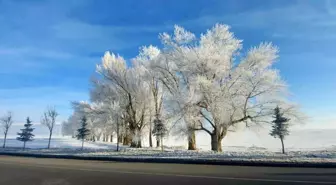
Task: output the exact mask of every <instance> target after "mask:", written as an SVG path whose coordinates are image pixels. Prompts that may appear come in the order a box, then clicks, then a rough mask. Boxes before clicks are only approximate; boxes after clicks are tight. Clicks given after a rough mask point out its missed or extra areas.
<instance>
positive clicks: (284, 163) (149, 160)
mask: <svg viewBox="0 0 336 185" xmlns="http://www.w3.org/2000/svg"><path fill="white" fill-rule="evenodd" d="M0 156H15V157H34V158H54V159H76V160H92V161H114V162H139V163H170V164H174V163H175V164H199V165H232V166H264V167H265V166H268V167H305V168H336V163H333V162H297V161H258V160H253V159H251V160H230V159H192V158H188V159H186V158H180V159H178V158H154V157H149V158H133V157H132V158H126V157H116V156H111V157H100V156H76V155H51V154H27V153H18V152H0Z"/></svg>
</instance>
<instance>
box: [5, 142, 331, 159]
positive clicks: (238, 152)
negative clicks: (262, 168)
mask: <svg viewBox="0 0 336 185" xmlns="http://www.w3.org/2000/svg"><path fill="white" fill-rule="evenodd" d="M0 142H2V141H0ZM47 143H48V140H47V139H36V140H34V141H33V142H29V143H28V144H27V147H28V148H29V149H27V150H25V151H22V149H21V147H22V143H21V142H19V141H17V140H15V139H9V140H8V142H7V144H8V145H7V146H8V148H6V149H0V152H20V153H22V152H23V153H33V154H53V155H75V156H97V157H124V158H169V159H173V158H179V159H190V158H192V159H208V160H239V161H285V162H288V161H292V162H293V161H294V162H332V163H336V146H332V147H329V148H325V149H323V150H321V149H311V150H306V151H300V150H296V151H294V150H291V151H289V152H288V153H287V154H281V153H280V152H274V151H271V150H268V149H266V148H261V147H244V146H240V147H239V146H225V147H224V148H223V150H224V152H221V153H217V152H212V151H208V150H202V149H199V150H197V151H187V150H185V149H184V148H180V147H168V146H166V147H165V150H164V152H161V150H160V149H159V148H148V147H144V148H142V149H132V148H129V147H125V146H121V151H119V152H116V144H115V143H104V142H86V143H85V145H84V146H85V149H84V150H83V151H82V150H80V147H81V142H80V141H78V140H75V139H72V138H55V139H53V140H52V144H51V147H52V148H51V149H45V147H46V146H47Z"/></svg>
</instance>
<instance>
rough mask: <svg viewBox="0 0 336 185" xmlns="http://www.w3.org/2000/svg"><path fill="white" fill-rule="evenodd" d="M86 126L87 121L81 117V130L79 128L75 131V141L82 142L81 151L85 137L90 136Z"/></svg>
mask: <svg viewBox="0 0 336 185" xmlns="http://www.w3.org/2000/svg"><path fill="white" fill-rule="evenodd" d="M87 126H88V124H87V119H86V117H85V116H83V117H82V120H81V128H79V129H78V130H77V135H76V136H77V139H79V140H82V150H83V147H84V140H85V139H86V137H87V136H88V135H90V130H89V129H88V128H87Z"/></svg>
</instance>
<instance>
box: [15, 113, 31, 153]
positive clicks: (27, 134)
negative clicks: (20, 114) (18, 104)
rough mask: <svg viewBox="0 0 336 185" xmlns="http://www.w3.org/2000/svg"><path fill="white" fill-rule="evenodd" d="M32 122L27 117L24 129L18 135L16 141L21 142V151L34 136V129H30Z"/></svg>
mask: <svg viewBox="0 0 336 185" xmlns="http://www.w3.org/2000/svg"><path fill="white" fill-rule="evenodd" d="M32 125H33V124H32V121H31V120H30V119H29V117H27V121H26V124H24V127H25V128H24V129H21V132H19V133H18V135H19V137H17V138H16V139H17V140H19V141H22V142H23V150H24V149H25V148H26V142H27V141H32V140H33V137H34V134H32V132H33V130H34V128H31V126H32Z"/></svg>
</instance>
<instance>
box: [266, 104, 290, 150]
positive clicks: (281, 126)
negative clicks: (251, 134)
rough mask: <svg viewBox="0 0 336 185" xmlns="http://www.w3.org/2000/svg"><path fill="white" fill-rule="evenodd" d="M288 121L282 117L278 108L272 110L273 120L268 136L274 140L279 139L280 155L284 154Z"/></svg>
mask: <svg viewBox="0 0 336 185" xmlns="http://www.w3.org/2000/svg"><path fill="white" fill-rule="evenodd" d="M289 120H290V119H288V118H286V117H284V116H283V113H281V110H280V108H279V107H276V108H275V109H274V120H273V121H272V130H271V132H270V135H271V136H273V137H274V138H279V139H280V140H281V146H282V153H283V154H284V153H285V146H284V139H285V137H286V136H287V135H289V130H288V127H289V124H288V123H287V122H288V121H289Z"/></svg>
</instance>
